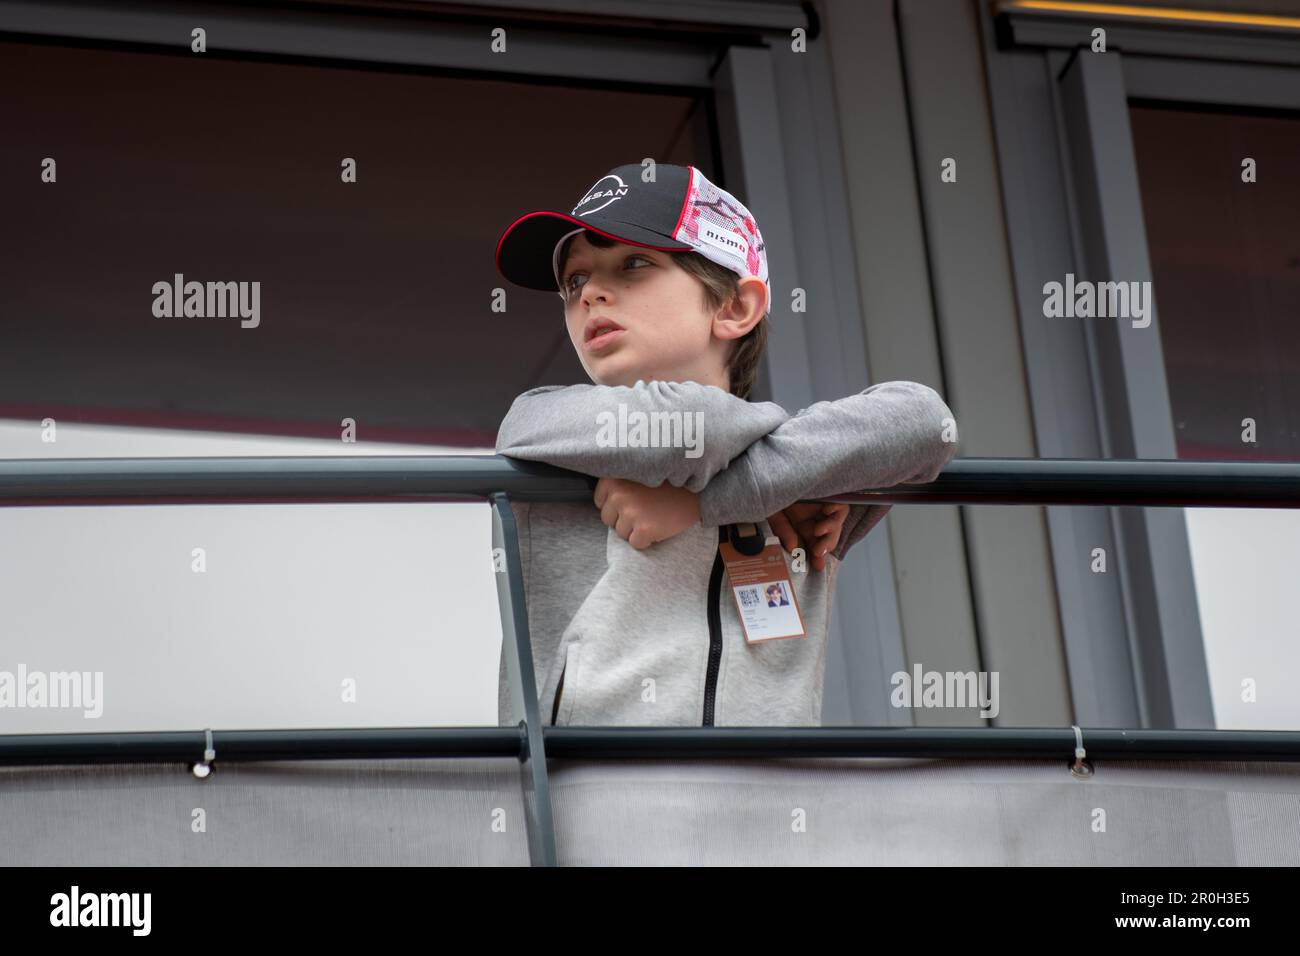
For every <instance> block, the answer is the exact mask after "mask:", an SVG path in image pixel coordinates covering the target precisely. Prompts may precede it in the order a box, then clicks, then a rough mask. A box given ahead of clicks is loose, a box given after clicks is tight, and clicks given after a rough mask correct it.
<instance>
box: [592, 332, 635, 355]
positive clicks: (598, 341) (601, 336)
mask: <svg viewBox="0 0 1300 956" xmlns="http://www.w3.org/2000/svg"><path fill="white" fill-rule="evenodd" d="M626 334H627V330H625V329H616V328H613V327H610V328H606V329H605V330H604V331H602V332H599V333H597V334H596V335H594V336H592V337H591V338H589V339H587V341H586V342H584V343H583V348H585V349H586V350H587V351H588V352H600V351H603V350H604V349H605V347H606V346H608V345H611V344H613V343H614V341H615V340H617V339H621V338H622V337H623V336H624V335H626Z"/></svg>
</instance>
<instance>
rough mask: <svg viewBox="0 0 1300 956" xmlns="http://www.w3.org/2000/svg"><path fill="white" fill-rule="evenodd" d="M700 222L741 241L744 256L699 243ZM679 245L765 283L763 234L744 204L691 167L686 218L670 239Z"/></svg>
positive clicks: (765, 258) (765, 249)
mask: <svg viewBox="0 0 1300 956" xmlns="http://www.w3.org/2000/svg"><path fill="white" fill-rule="evenodd" d="M700 220H704V221H706V222H708V223H709V224H710V225H712V226H713V227H714V228H715V229H718V230H721V231H723V232H730V233H734V234H735V235H736V236H738V237H739V238H740V239H742V240H743V241H744V244H745V248H746V250H747V254H746V255H744V256H742V255H740V254H739V253H738V252H728V251H727V250H725V249H720V248H718V247H717V246H715V245H712V244H710V243H708V242H705V241H703V240H701V239H700ZM673 238H674V239H677V240H678V241H680V242H687V243H690V244H691V246H693V247H694V248H695V251H696V252H698V253H699V254H700V255H702V256H704V257H705V258H706V259H710V260H712V261H713V262H716V263H718V265H720V266H725V267H726V268H728V269H731V270H732V271H733V272H735V273H737V274H738V275H741V276H758V277H759V278H760V279H762V280H763V281H764V282H767V281H768V275H767V248H766V246H765V245H764V243H763V234H762V233H761V232H759V230H758V224H757V223H756V222H755V221H754V217H753V216H751V215H750V213H749V210H748V209H746V208H745V205H744V203H742V202H740V201H739V200H738V199H736V197H735V196H733V195H731V193H729V192H727V191H726V190H725V189H719V188H718V187H717V186H715V185H714V184H713V183H712V182H710V181H709V180H708V179H707V178H706V177H705V176H704V174H703V173H701V172H700V171H699V170H698V169H695V168H693V167H692V169H691V186H690V190H689V192H688V195H687V197H686V214H685V215H684V216H683V217H682V224H681V226H680V227H679V228H678V229H677V232H676V234H675V235H674V236H673Z"/></svg>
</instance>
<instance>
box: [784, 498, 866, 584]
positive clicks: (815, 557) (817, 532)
mask: <svg viewBox="0 0 1300 956" xmlns="http://www.w3.org/2000/svg"><path fill="white" fill-rule="evenodd" d="M848 516H849V506H848V505H845V504H821V503H820V502H816V501H806V502H805V501H796V502H795V503H794V504H792V505H791V506H790V507H788V508H786V509H785V510H784V511H779V512H777V513H776V514H774V515H772V516H771V517H770V518H768V519H767V523H768V524H770V525H771V526H772V533H773V534H775V535H776V536H777V537H778V538H780V539H781V545H782V546H783V547H784V548H785V549H786V551H793V550H794V549H795V547H796V546H797V545H798V544H800V543H801V542H802V543H803V545H804V549H805V550H806V551H807V552H808V555H809V557H810V558H811V560H812V566H813V570H815V571H824V570H826V555H827V554H828V553H829V552H830V551H831V549H832V548H834V547H835V546H836V545H837V544H839V543H840V530H841V529H842V528H843V527H844V519H845V518H847V517H848ZM796 533H797V537H796Z"/></svg>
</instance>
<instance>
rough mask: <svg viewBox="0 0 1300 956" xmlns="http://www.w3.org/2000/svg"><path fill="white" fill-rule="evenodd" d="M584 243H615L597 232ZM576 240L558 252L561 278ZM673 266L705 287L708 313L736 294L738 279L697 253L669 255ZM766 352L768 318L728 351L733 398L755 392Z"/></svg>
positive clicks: (599, 245)
mask: <svg viewBox="0 0 1300 956" xmlns="http://www.w3.org/2000/svg"><path fill="white" fill-rule="evenodd" d="M586 236H587V241H588V242H590V243H591V244H592V245H593V246H595V247H596V248H597V249H608V248H610V247H611V246H613V245H616V244H617V243H616V242H615V240H613V239H609V238H607V237H605V236H602V235H601V234H600V233H598V232H592V231H590V230H587V232H586ZM575 238H577V237H576V236H570V237H569V238H568V239H566V240H564V247H563V248H562V249H561V250H560V274H561V275H563V274H564V265H565V263H566V262H568V259H569V246H570V245H571V244H572V243H573V240H574V239H575ZM670 255H671V256H672V259H673V262H675V263H677V265H678V266H680V267H681V268H682V270H683V271H685V272H688V273H689V274H690V275H692V276H694V277H695V278H696V279H697V280H698V281H699V283H700V285H701V286H703V287H704V303H705V305H706V306H707V307H708V308H709V309H710V310H711V311H717V310H718V309H721V308H722V307H723V306H724V305H726V304H727V303H728V302H730V301H731V300H732V299H734V298H735V297H736V295H737V293H738V292H739V286H740V277H739V276H738V275H736V273H734V272H732V271H731V270H730V269H728V268H726V267H725V266H720V265H718V264H717V263H716V262H714V261H713V260H712V259H706V258H705V257H704V256H702V255H700V254H699V253H698V252H694V251H690V252H673V253H670ZM765 348H767V316H766V315H765V316H763V317H762V318H761V319H759V320H758V321H757V322H756V323H755V324H754V327H753V328H752V329H750V330H749V331H748V332H746V333H745V334H744V335H743V336H742V337H741V338H740V339H738V340H737V341H736V342H735V344H734V345H733V346H732V348H731V355H730V356H729V357H728V359H727V385H728V390H729V391H730V392H731V394H732V395H735V396H736V397H738V398H744V399H748V398H749V394H750V392H751V391H752V390H753V388H754V379H755V378H757V376H758V363H759V361H760V360H761V359H762V357H763V350H764V349H765Z"/></svg>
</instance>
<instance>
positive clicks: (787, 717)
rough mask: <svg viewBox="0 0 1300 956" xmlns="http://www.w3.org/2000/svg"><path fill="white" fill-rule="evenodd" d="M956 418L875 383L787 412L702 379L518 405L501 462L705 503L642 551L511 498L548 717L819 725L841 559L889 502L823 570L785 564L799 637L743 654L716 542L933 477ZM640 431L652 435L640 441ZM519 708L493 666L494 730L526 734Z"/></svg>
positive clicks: (918, 392)
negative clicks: (806, 508) (671, 492)
mask: <svg viewBox="0 0 1300 956" xmlns="http://www.w3.org/2000/svg"><path fill="white" fill-rule="evenodd" d="M620 406H622V407H621V408H620ZM638 413H639V414H640V415H643V416H645V417H644V418H639V416H638ZM951 418H952V412H951V411H950V410H949V408H948V406H947V405H946V404H945V403H944V401H943V399H941V398H940V397H939V395H938V393H936V392H935V391H934V390H933V389H931V388H929V387H927V386H925V385H919V384H916V383H914V382H884V383H881V384H879V385H873V386H871V387H870V388H868V389H866V390H865V391H863V392H860V393H858V394H856V395H850V396H849V397H848V398H843V399H840V400H838V401H834V402H817V403H815V404H813V405H811V406H809V407H808V408H805V409H803V410H801V411H799V412H798V413H797V414H795V415H794V416H790V415H789V414H788V413H787V412H786V411H785V410H784V409H783V408H781V406H779V405H777V404H775V403H773V402H749V401H746V400H745V399H742V398H738V397H736V396H734V395H732V394H730V393H729V392H726V391H724V390H723V389H720V388H717V387H715V386H712V385H701V384H698V383H696V382H661V381H651V382H644V381H638V382H637V383H636V384H635V385H633V386H605V385H570V386H560V385H548V386H543V387H541V388H535V389H531V390H530V391H527V392H524V393H523V394H522V395H520V396H519V397H518V398H516V399H515V401H514V404H513V405H511V407H510V411H509V412H508V413H507V414H506V417H505V419H504V420H503V421H502V422H501V427H500V430H499V431H498V433H497V444H496V450H497V452H498V454H502V455H508V456H510V457H513V458H520V459H526V460H529V461H541V462H546V463H547V464H551V465H556V466H558V467H562V468H568V469H571V470H573V471H578V472H582V473H584V474H587V475H592V476H596V477H608V478H624V479H628V480H631V481H637V482H640V483H641V484H644V485H648V486H650V487H657V486H659V485H660V484H662V483H663V482H665V481H667V482H669V483H670V484H672V485H674V486H676V487H684V488H687V489H688V490H690V491H694V492H696V493H698V494H699V496H700V498H699V506H700V516H701V523H700V524H698V525H696V526H695V527H693V528H690V529H688V530H687V531H684V532H682V533H681V534H678V535H676V536H675V537H673V538H670V539H668V540H666V541H660V542H658V543H656V544H654V545H652V546H651V547H649V548H647V549H645V550H640V551H639V550H637V549H636V548H633V547H632V545H631V544H629V543H628V542H627V541H625V540H624V539H623V538H622V537H621V536H620V535H619V534H618V533H617V532H616V531H615V530H614V529H613V528H609V527H606V525H605V524H604V523H603V522H602V521H601V518H600V511H599V509H597V508H596V506H595V504H594V503H593V502H585V503H584V502H562V503H551V502H521V501H514V502H512V503H511V507H512V509H513V511H514V515H515V519H516V521H517V523H518V527H519V547H520V559H521V564H522V570H523V577H524V582H523V583H524V589H525V594H526V596H527V605H528V622H529V633H530V636H531V639H532V649H533V664H534V673H535V674H536V679H537V682H538V695H539V697H538V700H539V704H540V705H541V710H542V715H543V717H544V719H547V720H548V721H549V722H551V723H554V724H586V725H593V726H609V725H618V724H632V725H643V726H701V725H717V726H720V725H733V726H808V725H812V726H817V725H820V723H821V705H822V687H823V682H824V676H825V668H826V637H827V631H828V629H829V625H830V611H831V603H832V601H831V599H832V595H833V593H834V585H835V578H836V574H837V572H838V570H839V564H840V561H842V560H843V558H844V556H845V554H846V552H847V551H848V549H849V548H850V547H851V546H852V545H853V544H854V543H856V542H857V541H859V540H861V539H862V538H863V537H864V536H865V535H866V534H867V532H868V531H870V530H871V529H872V528H873V527H874V526H875V525H876V524H877V523H878V522H879V521H880V519H882V518H883V517H884V516H885V514H886V513H887V512H888V511H889V508H890V506H889V505H854V506H852V507H851V508H850V513H849V516H848V518H847V520H846V521H845V523H844V528H843V531H842V532H841V536H840V542H839V545H838V546H837V547H836V548H834V549H833V550H832V551H831V552H830V553H829V554H828V555H827V561H826V568H825V570H824V571H815V570H813V568H812V564H811V560H808V561H806V562H805V563H806V570H798V569H797V567H796V566H794V565H792V563H791V561H790V555H788V554H787V555H785V559H786V563H787V568H789V569H790V580H791V585H792V590H793V591H794V596H795V601H796V603H797V604H798V606H799V610H800V612H801V614H802V616H803V622H804V628H805V631H806V634H805V636H804V637H801V638H787V639H781V640H771V641H765V642H762V643H756V644H752V645H751V644H748V643H746V641H745V636H744V629H743V627H742V625H741V622H740V616H739V613H738V612H737V610H736V606H735V601H734V599H733V597H732V594H731V589H730V587H729V586H728V584H727V581H726V571H725V567H724V565H723V563H722V559H721V557H720V555H719V550H718V544H719V541H720V540H727V535H729V534H730V533H731V531H732V530H733V528H734V526H735V525H736V524H738V523H755V524H757V525H758V528H759V530H760V532H761V533H762V535H763V536H764V538H766V537H767V536H768V535H771V534H772V530H771V527H770V525H769V524H768V522H767V520H766V518H767V516H769V515H773V514H776V513H777V512H778V511H781V510H783V509H784V508H786V507H788V506H789V505H791V504H793V503H794V502H796V501H798V500H800V499H804V498H821V497H827V496H830V495H837V494H845V493H850V492H854V491H859V490H862V489H867V488H887V487H890V486H893V485H897V484H904V483H923V482H929V481H933V480H934V479H935V477H936V476H937V475H938V474H939V472H940V471H941V470H942V469H943V467H944V465H946V464H947V463H948V461H949V460H950V459H951V458H952V454H953V451H954V449H955V447H956V446H955V443H953V442H946V441H944V440H943V437H942V435H943V432H944V423H945V419H951ZM638 423H650V427H649V428H648V429H646V430H644V431H642V432H638V431H637V430H636V426H637V424H638ZM611 438H613V439H615V441H614V443H612V444H611V443H610V439H611ZM656 439H657V440H656ZM638 442H639V443H640V444H637V443H638ZM652 442H653V444H652ZM783 554H784V552H783ZM512 709H513V708H512V705H511V702H510V692H509V686H508V684H507V682H506V670H505V657H504V653H503V656H502V659H501V670H500V683H499V694H498V717H499V721H500V723H501V724H502V725H512V724H515V723H517V722H518V721H519V719H520V716H521V715H516V714H513V713H511V711H512Z"/></svg>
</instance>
